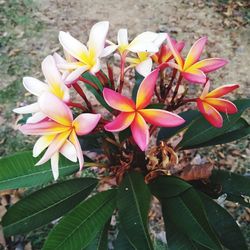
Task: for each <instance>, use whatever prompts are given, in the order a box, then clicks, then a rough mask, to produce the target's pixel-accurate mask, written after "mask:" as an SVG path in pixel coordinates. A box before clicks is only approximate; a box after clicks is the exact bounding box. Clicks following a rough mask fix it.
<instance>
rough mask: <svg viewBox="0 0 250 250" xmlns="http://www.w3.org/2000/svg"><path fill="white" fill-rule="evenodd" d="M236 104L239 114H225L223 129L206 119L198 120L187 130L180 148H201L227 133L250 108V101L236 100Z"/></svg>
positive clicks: (179, 145)
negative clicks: (202, 145)
mask: <svg viewBox="0 0 250 250" xmlns="http://www.w3.org/2000/svg"><path fill="white" fill-rule="evenodd" d="M234 104H235V105H236V106H237V108H238V112H237V113H236V114H233V115H225V114H223V115H222V116H223V120H224V122H223V126H222V128H215V127H213V126H212V125H210V124H209V123H208V122H207V120H206V119H205V118H204V117H200V118H198V119H196V120H195V121H194V122H193V123H192V124H191V126H189V128H188V129H187V131H186V133H185V134H184V137H183V139H182V141H181V142H180V143H179V144H178V148H181V149H185V148H190V147H193V148H195V147H200V145H201V144H203V143H206V142H207V141H210V140H212V139H214V138H216V137H218V136H222V135H224V134H225V133H227V132H228V131H229V130H230V129H231V128H232V126H234V124H235V123H236V122H237V121H238V120H239V119H240V117H241V115H242V113H243V112H244V111H245V110H246V109H248V108H249V107H250V99H241V100H236V101H235V102H234Z"/></svg>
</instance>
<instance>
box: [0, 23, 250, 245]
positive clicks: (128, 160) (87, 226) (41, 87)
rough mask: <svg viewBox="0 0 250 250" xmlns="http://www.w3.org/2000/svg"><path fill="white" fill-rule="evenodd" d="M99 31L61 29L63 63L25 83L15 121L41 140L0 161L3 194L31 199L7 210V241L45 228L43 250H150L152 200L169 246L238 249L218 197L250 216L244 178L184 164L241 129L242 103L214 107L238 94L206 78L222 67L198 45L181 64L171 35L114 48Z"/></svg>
mask: <svg viewBox="0 0 250 250" xmlns="http://www.w3.org/2000/svg"><path fill="white" fill-rule="evenodd" d="M108 28H109V23H108V22H106V21H103V22H98V23H96V24H95V25H94V26H93V27H92V29H91V31H90V35H89V40H88V42H87V44H86V45H84V44H83V43H82V42H80V41H78V40H77V39H75V38H74V37H72V36H71V35H70V33H68V32H63V31H60V33H59V41H60V43H61V45H62V48H63V51H64V56H61V55H59V54H57V53H55V54H54V55H49V56H47V57H46V58H45V59H44V60H43V62H42V72H43V75H44V79H43V81H40V80H38V79H35V78H33V77H24V79H23V85H24V87H25V88H26V90H27V91H29V92H30V93H31V94H33V95H35V96H36V97H35V99H36V100H35V102H34V103H32V104H29V105H27V106H24V107H18V108H16V109H14V112H16V113H18V114H21V115H22V116H21V118H22V119H21V120H20V121H19V122H18V124H19V125H18V128H19V130H20V131H21V132H22V133H23V134H25V135H31V136H38V139H37V141H36V143H35V145H34V148H33V152H21V153H18V154H15V155H12V156H8V157H5V158H2V159H1V160H0V164H1V166H0V188H1V189H2V190H4V189H19V188H30V187H33V189H32V190H33V192H29V194H28V195H25V197H24V198H23V199H21V200H20V201H19V202H17V203H15V204H10V206H9V208H8V210H7V213H6V214H5V215H4V217H3V218H2V225H3V229H4V234H5V236H6V237H10V236H11V237H12V236H15V235H20V234H21V235H23V234H27V233H28V232H30V231H32V230H34V229H36V228H39V227H41V226H43V225H46V224H48V223H50V222H52V221H53V224H54V228H53V229H52V231H51V232H50V233H49V235H48V237H47V239H46V241H45V243H44V246H43V249H44V250H55V249H58V250H59V249H60V250H64V249H65V250H70V249H72V250H78V249H79V250H80V249H95V250H96V249H100V250H101V249H118V250H123V249H139V250H146V249H158V247H157V246H156V241H157V238H156V237H155V235H154V233H153V231H152V230H149V228H148V214H149V210H150V204H151V201H152V199H154V202H157V201H156V200H158V202H159V204H160V205H161V209H162V217H163V220H164V223H165V229H166V241H164V243H166V248H167V247H168V249H174V250H175V249H211V250H216V249H225V248H227V249H232V250H235V249H241V250H244V249H247V245H246V242H245V239H244V237H243V236H242V234H241V231H240V228H239V226H238V225H237V224H236V222H235V221H234V219H233V218H232V217H231V215H230V214H229V213H228V212H227V211H226V210H225V209H224V208H223V207H222V206H220V204H218V202H217V201H218V200H216V199H218V198H219V197H221V196H222V197H225V198H226V199H227V200H230V201H234V202H238V203H240V204H242V205H243V206H247V207H249V196H250V181H249V179H248V178H247V177H244V176H241V175H238V174H234V173H231V172H227V171H224V170H220V169H219V168H218V166H217V168H215V167H214V164H215V163H214V162H207V163H204V164H202V165H192V163H191V159H188V157H186V156H185V150H189V149H193V148H201V147H207V146H213V145H218V144H224V143H228V142H231V141H234V140H237V139H240V138H242V137H244V136H246V135H248V134H249V132H250V127H249V124H248V123H247V121H246V120H245V119H244V118H242V117H241V116H242V113H243V112H244V111H245V110H246V109H247V108H249V106H250V100H249V99H241V100H236V101H233V102H231V101H228V100H226V99H224V98H222V97H223V96H224V95H226V94H228V93H231V92H232V91H234V90H236V89H237V88H238V87H239V85H238V84H231V85H222V86H220V87H217V88H216V87H215V84H214V83H213V82H211V81H210V80H209V75H208V73H210V72H213V71H215V70H218V69H220V68H221V67H223V66H224V65H225V64H227V60H224V59H221V58H206V59H200V58H201V54H202V51H203V49H204V46H205V44H206V41H207V38H206V37H202V38H200V39H199V40H197V41H196V42H195V43H194V45H193V46H192V47H191V49H190V50H189V52H188V53H187V56H186V58H185V59H184V57H183V54H184V53H183V48H184V46H185V43H184V42H183V41H176V40H174V39H173V38H172V37H170V36H169V34H166V33H155V32H149V31H147V32H144V33H142V34H140V35H138V36H136V37H135V38H134V39H133V40H132V41H131V42H129V39H128V34H127V30H126V29H120V30H119V31H118V36H117V43H114V42H111V41H110V40H107V33H108ZM118 65H119V66H118ZM114 69H115V70H114ZM218 84H221V83H218ZM96 101H98V102H99V104H97V102H96ZM34 187H36V188H35V189H34ZM34 190H35V191H34ZM153 197H154V198H153ZM111 227H112V228H113V231H114V232H113V234H112V235H111V234H110V229H111ZM114 227H115V229H114ZM111 236H112V237H111Z"/></svg>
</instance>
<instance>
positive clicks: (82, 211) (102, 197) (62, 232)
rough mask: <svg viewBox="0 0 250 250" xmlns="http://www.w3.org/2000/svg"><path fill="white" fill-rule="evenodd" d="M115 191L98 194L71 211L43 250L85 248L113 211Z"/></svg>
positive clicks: (50, 235)
mask: <svg viewBox="0 0 250 250" xmlns="http://www.w3.org/2000/svg"><path fill="white" fill-rule="evenodd" d="M115 201H116V190H115V189H111V190H108V191H105V192H101V193H98V194H97V195H95V196H92V197H91V198H89V199H87V200H86V201H83V202H82V203H80V204H79V205H78V206H77V207H76V208H74V209H73V210H71V211H70V212H69V213H68V214H67V215H66V216H65V217H64V218H63V219H62V220H61V221H60V222H59V223H58V225H57V226H56V227H55V228H54V229H53V230H52V232H51V233H50V234H49V236H48V239H47V241H46V242H45V244H44V247H43V250H51V249H53V250H57V249H58V250H59V249H60V250H69V249H74V250H78V249H82V248H84V247H87V246H88V245H89V244H90V242H91V241H92V240H93V239H94V238H95V236H96V235H97V234H98V232H99V231H100V230H101V228H103V226H104V224H105V223H106V222H107V221H108V219H109V218H110V217H111V215H112V213H113V211H114V209H115Z"/></svg>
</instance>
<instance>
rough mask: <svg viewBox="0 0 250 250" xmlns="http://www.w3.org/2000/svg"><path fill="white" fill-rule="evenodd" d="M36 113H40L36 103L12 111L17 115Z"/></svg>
mask: <svg viewBox="0 0 250 250" xmlns="http://www.w3.org/2000/svg"><path fill="white" fill-rule="evenodd" d="M38 111H40V107H39V105H38V103H37V102H35V103H32V104H29V105H27V106H24V107H20V108H15V109H13V112H15V113H18V114H30V113H36V112H38Z"/></svg>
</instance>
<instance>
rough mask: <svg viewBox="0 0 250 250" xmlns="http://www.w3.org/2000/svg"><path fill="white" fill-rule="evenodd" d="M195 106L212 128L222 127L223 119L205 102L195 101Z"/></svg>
mask: <svg viewBox="0 0 250 250" xmlns="http://www.w3.org/2000/svg"><path fill="white" fill-rule="evenodd" d="M197 106H198V109H199V110H200V112H201V113H202V114H203V116H204V117H205V118H206V120H207V121H208V122H209V123H210V124H211V125H212V126H214V127H216V128H221V127H222V125H223V119H222V116H221V114H220V113H219V112H218V111H217V110H216V109H215V108H214V107H212V106H211V105H209V104H208V103H206V102H203V101H201V100H200V99H197Z"/></svg>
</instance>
